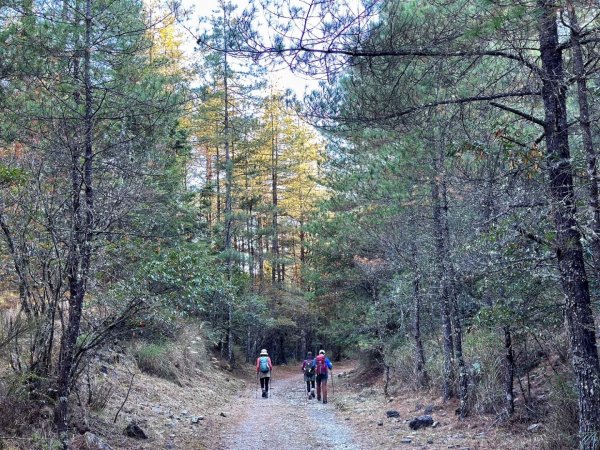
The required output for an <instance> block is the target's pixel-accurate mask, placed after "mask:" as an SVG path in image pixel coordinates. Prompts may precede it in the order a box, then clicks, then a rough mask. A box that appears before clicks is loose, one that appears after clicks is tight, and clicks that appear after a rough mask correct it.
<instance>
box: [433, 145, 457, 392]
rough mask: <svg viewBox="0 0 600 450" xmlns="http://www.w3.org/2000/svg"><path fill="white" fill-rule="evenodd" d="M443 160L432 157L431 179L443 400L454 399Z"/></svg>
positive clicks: (452, 340) (452, 341)
mask: <svg viewBox="0 0 600 450" xmlns="http://www.w3.org/2000/svg"><path fill="white" fill-rule="evenodd" d="M442 165H443V159H442V161H440V158H439V157H438V156H437V155H436V156H434V174H433V176H432V179H431V197H432V206H433V222H434V231H435V243H436V253H437V258H436V265H437V275H438V283H439V284H438V286H439V293H440V312H441V316H442V331H443V335H444V386H443V390H444V392H443V396H444V400H449V399H451V398H452V397H454V339H453V336H452V303H451V300H450V292H449V283H448V273H447V270H446V259H445V258H446V256H447V255H446V253H447V250H446V242H445V233H444V224H443V217H442V215H443V207H442V199H441V192H440V183H439V177H440V171H441V170H443V169H442Z"/></svg>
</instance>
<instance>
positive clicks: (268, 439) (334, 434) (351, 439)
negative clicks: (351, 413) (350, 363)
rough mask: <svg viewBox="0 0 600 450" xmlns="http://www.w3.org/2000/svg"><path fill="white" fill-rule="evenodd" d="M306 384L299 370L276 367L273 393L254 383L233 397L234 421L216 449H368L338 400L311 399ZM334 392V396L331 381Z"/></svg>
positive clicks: (232, 412)
mask: <svg viewBox="0 0 600 450" xmlns="http://www.w3.org/2000/svg"><path fill="white" fill-rule="evenodd" d="M342 369H343V368H340V369H338V370H342ZM334 383H335V380H334ZM305 389H306V388H305V384H304V381H303V377H302V374H301V373H300V371H299V370H295V371H293V372H292V370H291V368H287V369H284V370H281V369H279V370H278V369H277V368H276V371H275V372H274V380H273V388H272V390H271V396H270V398H268V399H263V398H261V396H260V389H259V388H258V383H254V385H251V386H250V387H248V388H247V389H245V390H244V391H243V392H242V393H241V394H240V397H239V399H238V400H237V401H233V402H232V404H231V413H230V414H227V416H228V417H230V418H231V421H230V422H229V423H228V424H227V425H225V426H224V428H223V429H222V430H221V441H220V444H219V446H218V447H217V448H218V449H220V450H234V449H240V450H241V449H250V448H251V449H256V450H260V449H269V450H270V449H273V448H282V449H283V448H285V449H306V448H307V447H312V448H325V447H327V448H335V449H348V450H358V449H361V448H364V446H362V445H360V443H359V441H358V437H357V435H356V433H355V432H354V430H353V429H352V428H351V427H350V426H349V425H348V423H347V422H346V421H345V420H344V418H342V417H339V415H338V414H336V410H335V407H334V406H333V404H332V403H331V402H329V403H328V404H326V405H324V404H322V403H320V402H317V401H316V399H315V400H310V401H309V400H308V399H307V398H306V395H305ZM329 395H330V397H333V396H334V394H333V392H332V389H331V382H330V387H329Z"/></svg>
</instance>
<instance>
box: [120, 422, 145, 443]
mask: <svg viewBox="0 0 600 450" xmlns="http://www.w3.org/2000/svg"><path fill="white" fill-rule="evenodd" d="M123 433H124V434H125V436H129V437H131V438H134V439H148V436H146V433H144V430H142V429H141V428H140V427H139V426H138V424H136V423H135V422H130V423H129V425H127V428H125V430H124V431H123Z"/></svg>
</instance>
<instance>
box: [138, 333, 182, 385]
mask: <svg viewBox="0 0 600 450" xmlns="http://www.w3.org/2000/svg"><path fill="white" fill-rule="evenodd" d="M133 356H134V358H135V360H136V362H137V365H138V367H139V369H140V370H141V371H142V372H144V373H147V374H149V375H154V376H157V377H160V378H164V379H166V380H169V381H177V374H176V373H175V370H174V369H173V367H172V364H171V361H170V360H169V346H168V345H167V344H166V343H164V342H161V343H141V344H139V345H137V346H136V347H135V348H134V350H133Z"/></svg>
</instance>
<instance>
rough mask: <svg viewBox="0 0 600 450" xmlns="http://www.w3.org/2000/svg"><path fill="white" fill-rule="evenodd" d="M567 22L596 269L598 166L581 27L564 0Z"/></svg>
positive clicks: (599, 248) (599, 259) (599, 256)
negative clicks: (569, 29)
mask: <svg viewBox="0 0 600 450" xmlns="http://www.w3.org/2000/svg"><path fill="white" fill-rule="evenodd" d="M567 10H568V15H569V22H570V25H571V43H572V51H573V73H574V75H575V77H576V78H577V100H578V102H579V127H580V129H581V137H582V141H583V150H584V152H585V156H586V161H587V174H588V189H589V194H588V195H589V207H590V212H591V220H590V229H591V230H592V232H591V236H589V241H590V245H591V248H592V254H593V255H594V266H595V268H596V272H598V271H599V270H600V202H599V201H598V169H597V161H596V159H597V158H596V151H595V150H594V144H593V141H592V128H591V121H590V112H589V102H588V89H587V80H586V75H585V64H584V61H583V51H582V49H581V43H580V32H581V29H580V27H579V24H578V22H577V15H576V13H575V7H574V6H573V3H572V2H569V3H568V4H567Z"/></svg>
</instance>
